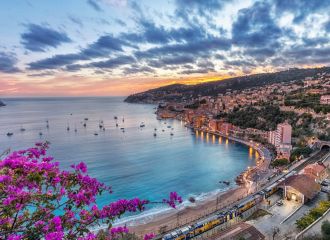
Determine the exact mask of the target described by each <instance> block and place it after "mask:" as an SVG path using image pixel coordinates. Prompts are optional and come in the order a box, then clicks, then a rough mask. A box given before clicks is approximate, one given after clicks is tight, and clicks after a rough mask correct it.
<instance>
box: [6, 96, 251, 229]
mask: <svg viewBox="0 0 330 240" xmlns="http://www.w3.org/2000/svg"><path fill="white" fill-rule="evenodd" d="M3 101H4V102H5V103H6V104H7V106H5V107H0V154H1V153H2V152H3V151H5V150H6V149H7V148H10V149H11V151H14V150H20V149H25V148H29V147H31V146H33V145H34V143H36V142H40V141H49V142H50V143H51V144H50V149H49V151H48V153H49V155H51V156H53V157H54V158H55V161H58V162H60V167H61V168H62V169H68V168H70V165H71V164H77V163H79V162H81V161H83V162H85V163H86V164H87V166H88V173H89V175H91V176H93V177H95V178H97V179H98V180H99V181H101V182H103V183H105V184H107V185H110V186H112V189H113V194H111V195H110V194H109V195H108V194H105V195H103V196H101V197H99V198H98V200H97V203H98V204H99V205H101V206H103V205H106V204H108V203H110V202H111V201H114V200H117V199H122V198H135V197H139V198H141V199H148V200H151V201H161V200H162V199H164V198H166V197H167V196H168V195H169V193H170V192H172V191H176V192H177V193H178V194H179V195H181V196H182V197H183V199H184V202H183V204H182V205H181V206H179V207H181V208H182V207H184V206H187V205H191V204H192V203H190V202H189V201H188V199H189V198H191V197H193V198H195V199H196V200H197V202H196V203H193V204H198V202H200V201H203V200H205V199H207V198H210V197H212V196H215V194H217V193H219V192H222V191H225V190H227V189H228V188H230V187H233V186H235V181H234V180H235V177H236V176H237V175H238V174H239V173H241V172H242V171H244V170H245V169H246V168H247V167H248V166H254V165H255V153H254V152H253V150H252V149H249V148H248V147H247V146H244V145H242V144H240V143H236V142H232V141H230V140H228V139H225V138H221V137H217V136H213V135H211V134H206V133H202V132H195V131H193V130H191V129H189V128H187V127H185V125H184V122H182V121H179V120H173V119H172V120H169V119H167V120H158V119H157V116H156V115H155V111H156V105H152V104H132V103H126V102H124V97H84V98H82V97H72V98H8V99H3ZM116 117H117V119H115V118H116ZM85 119H86V120H85ZM87 119H88V120H87ZM84 123H85V124H86V127H84ZM100 124H101V125H103V127H104V129H103V128H102V129H100V128H99V125H100ZM116 124H118V127H117V126H116ZM47 125H48V127H47ZM140 125H144V127H140ZM22 128H24V129H25V131H21V129H22ZM122 128H123V129H122ZM8 132H12V133H13V135H12V136H7V133H8ZM154 134H155V135H154ZM221 181H230V185H229V186H227V185H226V184H223V183H221ZM167 211H170V209H169V208H168V207H167V206H165V205H163V204H154V205H151V206H149V207H148V208H147V210H146V211H145V212H143V213H139V214H136V215H130V216H126V217H124V218H123V219H121V220H120V221H119V222H117V223H123V222H125V223H126V222H127V221H129V222H130V223H131V224H136V223H139V224H140V223H141V222H144V221H150V220H151V219H152V218H154V217H155V216H157V215H158V214H162V213H165V212H167Z"/></svg>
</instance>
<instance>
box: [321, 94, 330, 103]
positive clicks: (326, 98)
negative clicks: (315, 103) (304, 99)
mask: <svg viewBox="0 0 330 240" xmlns="http://www.w3.org/2000/svg"><path fill="white" fill-rule="evenodd" d="M320 104H327V105H329V104H330V95H323V96H321V98H320Z"/></svg>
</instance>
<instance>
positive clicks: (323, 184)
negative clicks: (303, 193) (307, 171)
mask: <svg viewBox="0 0 330 240" xmlns="http://www.w3.org/2000/svg"><path fill="white" fill-rule="evenodd" d="M321 186H325V187H327V186H329V183H327V182H325V181H323V182H321Z"/></svg>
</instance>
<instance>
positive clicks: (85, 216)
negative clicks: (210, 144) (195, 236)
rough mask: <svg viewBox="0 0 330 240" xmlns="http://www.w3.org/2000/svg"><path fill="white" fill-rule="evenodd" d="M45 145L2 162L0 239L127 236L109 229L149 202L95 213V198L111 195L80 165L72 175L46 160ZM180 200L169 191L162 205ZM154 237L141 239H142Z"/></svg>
mask: <svg viewBox="0 0 330 240" xmlns="http://www.w3.org/2000/svg"><path fill="white" fill-rule="evenodd" d="M48 147H49V144H48V143H47V142H45V143H37V144H36V146H35V147H33V148H29V149H27V150H22V151H17V152H13V153H12V154H10V155H9V156H7V157H6V158H5V159H3V160H2V161H0V233H1V236H4V239H9V240H19V239H41V238H44V239H46V240H58V239H79V240H93V239H97V238H98V237H97V234H96V235H95V234H93V233H92V232H91V230H90V229H92V228H94V227H96V226H100V225H103V224H106V225H107V226H108V229H109V232H108V236H107V239H117V238H118V236H119V235H122V234H126V233H127V232H128V229H127V228H126V227H116V228H114V227H112V223H113V222H114V220H115V219H117V218H119V217H120V216H122V215H123V214H125V213H126V212H137V211H143V210H144V209H145V206H146V205H147V204H151V203H152V202H150V201H148V200H141V199H139V198H134V199H129V200H128V199H120V200H117V201H115V202H111V203H109V204H108V205H105V206H103V207H102V208H99V207H98V206H97V204H96V198H97V197H98V196H100V195H101V194H103V193H110V194H111V193H112V190H111V187H109V186H106V185H105V184H103V183H100V182H99V181H98V180H97V179H95V178H92V177H90V176H89V175H87V166H86V165H85V164H84V163H79V164H77V165H72V166H71V168H72V169H73V170H72V171H65V170H60V168H59V163H58V162H53V158H52V157H49V156H46V151H47V149H48ZM181 202H182V199H181V197H180V196H178V194H177V193H175V192H171V193H170V197H169V199H164V200H163V202H162V203H165V204H168V205H169V206H171V207H173V208H175V207H176V203H181ZM153 237H154V235H153V234H148V235H146V236H145V239H146V240H149V239H151V238H153Z"/></svg>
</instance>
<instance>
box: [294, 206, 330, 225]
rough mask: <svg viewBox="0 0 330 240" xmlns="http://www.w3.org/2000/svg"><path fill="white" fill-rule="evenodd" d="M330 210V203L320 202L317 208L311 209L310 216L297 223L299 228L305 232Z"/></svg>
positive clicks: (305, 216) (307, 215)
mask: <svg viewBox="0 0 330 240" xmlns="http://www.w3.org/2000/svg"><path fill="white" fill-rule="evenodd" d="M329 208H330V201H320V202H319V204H318V205H317V207H315V208H313V209H311V210H310V211H309V213H308V214H306V215H304V216H303V217H302V218H300V219H298V220H297V221H296V225H297V228H298V229H300V230H304V229H305V228H307V227H308V226H309V225H311V224H312V223H313V222H315V221H316V220H317V219H318V218H319V217H321V216H322V215H323V214H324V213H325V212H326V211H327V210H328V209H329Z"/></svg>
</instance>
